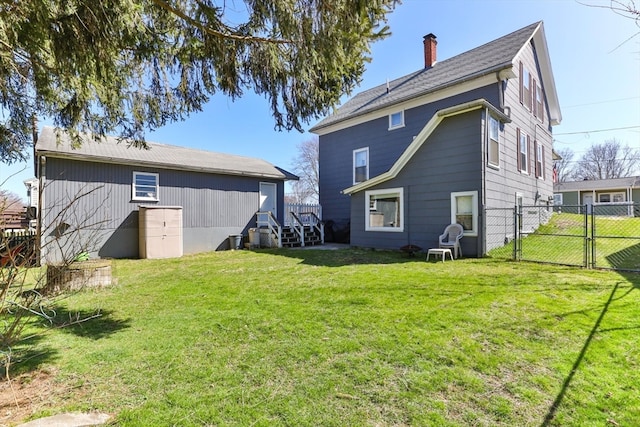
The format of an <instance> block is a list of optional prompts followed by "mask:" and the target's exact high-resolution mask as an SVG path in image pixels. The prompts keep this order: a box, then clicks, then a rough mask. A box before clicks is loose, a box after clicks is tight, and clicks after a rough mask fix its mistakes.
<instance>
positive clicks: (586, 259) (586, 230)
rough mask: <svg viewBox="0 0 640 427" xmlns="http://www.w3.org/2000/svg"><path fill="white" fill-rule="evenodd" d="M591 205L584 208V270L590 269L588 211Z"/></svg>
mask: <svg viewBox="0 0 640 427" xmlns="http://www.w3.org/2000/svg"><path fill="white" fill-rule="evenodd" d="M588 206H589V205H587V204H585V205H584V206H583V210H582V212H583V214H582V215H583V220H582V222H583V230H584V232H583V233H582V234H583V241H584V247H583V259H582V266H583V267H584V268H589V211H588V210H587V207H588Z"/></svg>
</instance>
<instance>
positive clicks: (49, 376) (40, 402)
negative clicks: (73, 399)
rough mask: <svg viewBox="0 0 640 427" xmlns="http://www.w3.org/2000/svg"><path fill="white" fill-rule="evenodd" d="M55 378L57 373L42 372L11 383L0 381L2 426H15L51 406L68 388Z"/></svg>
mask: <svg viewBox="0 0 640 427" xmlns="http://www.w3.org/2000/svg"><path fill="white" fill-rule="evenodd" d="M55 377H56V374H55V372H52V371H50V370H40V371H36V372H32V373H29V374H24V375H21V376H19V377H16V378H12V379H11V381H7V380H6V379H4V378H3V379H0V426H2V427H5V426H15V425H17V424H20V423H22V422H24V421H25V420H26V419H27V418H28V417H29V416H31V415H33V414H34V413H36V412H38V411H41V410H43V409H45V408H47V407H49V406H51V405H52V403H53V401H54V400H55V397H56V396H58V397H59V396H62V395H63V393H64V392H65V390H66V388H67V387H65V386H64V385H63V384H60V383H59V382H56V380H55Z"/></svg>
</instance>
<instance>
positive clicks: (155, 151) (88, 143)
mask: <svg viewBox="0 0 640 427" xmlns="http://www.w3.org/2000/svg"><path fill="white" fill-rule="evenodd" d="M84 139H85V141H84V142H83V144H82V146H80V147H78V148H74V147H72V145H71V140H70V138H69V135H68V134H67V132H65V131H64V130H60V129H58V130H56V128H53V127H49V126H46V127H44V128H43V129H42V132H41V133H40V136H39V137H38V142H37V143H36V153H37V154H38V155H44V156H51V157H62V158H71V159H76V160H83V161H92V162H99V163H117V164H127V165H142V166H153V167H158V168H163V169H174V170H189V171H195V172H205V173H213V174H222V175H239V176H251V177H259V178H271V179H279V180H297V179H298V177H297V176H295V175H293V174H292V173H290V172H287V171H285V170H284V169H281V168H278V167H276V166H274V165H272V164H271V163H269V162H267V161H265V160H261V159H257V158H253V157H244V156H237V155H233V154H224V153H215V152H211V151H204V150H196V149H192V148H185V147H179V146H175V145H167V144H159V143H155V142H147V145H148V146H149V149H148V150H145V149H139V148H136V147H133V146H130V144H128V143H127V141H126V140H125V141H120V142H119V141H118V138H115V137H111V136H107V137H105V138H102V139H100V140H99V141H95V140H94V139H93V138H92V137H91V136H90V135H86V137H85V138H84Z"/></svg>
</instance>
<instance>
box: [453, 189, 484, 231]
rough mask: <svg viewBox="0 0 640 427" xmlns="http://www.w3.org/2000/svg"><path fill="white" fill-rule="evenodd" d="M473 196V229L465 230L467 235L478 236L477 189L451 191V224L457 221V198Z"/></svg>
mask: <svg viewBox="0 0 640 427" xmlns="http://www.w3.org/2000/svg"><path fill="white" fill-rule="evenodd" d="M464 196H471V209H472V211H471V215H472V219H471V223H472V229H471V230H464V235H465V236H471V237H474V236H477V235H478V192H477V191H458V192H455V193H451V224H455V223H456V209H457V206H456V198H457V197H464Z"/></svg>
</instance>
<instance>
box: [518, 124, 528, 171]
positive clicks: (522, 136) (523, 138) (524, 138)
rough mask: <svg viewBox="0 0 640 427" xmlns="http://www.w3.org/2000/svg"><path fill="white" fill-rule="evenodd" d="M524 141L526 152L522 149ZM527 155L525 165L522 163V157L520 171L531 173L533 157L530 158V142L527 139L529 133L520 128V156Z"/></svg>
mask: <svg viewBox="0 0 640 427" xmlns="http://www.w3.org/2000/svg"><path fill="white" fill-rule="evenodd" d="M523 141H524V150H525V151H524V153H523V151H522V142H523ZM522 154H524V155H525V161H524V165H523V164H522V159H520V168H521V169H520V173H524V174H527V175H529V172H530V171H529V169H531V164H530V163H531V159H530V158H529V154H530V153H529V142H528V141H527V133H526V132H523V131H522V130H520V141H518V158H520V157H521V156H522Z"/></svg>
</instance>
